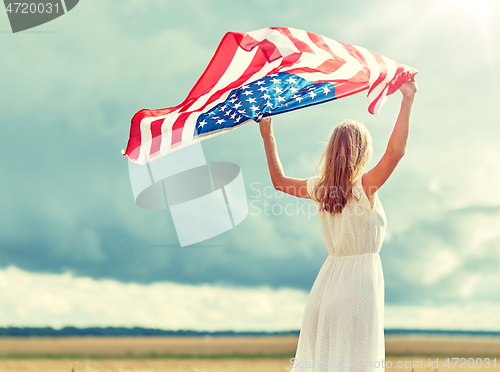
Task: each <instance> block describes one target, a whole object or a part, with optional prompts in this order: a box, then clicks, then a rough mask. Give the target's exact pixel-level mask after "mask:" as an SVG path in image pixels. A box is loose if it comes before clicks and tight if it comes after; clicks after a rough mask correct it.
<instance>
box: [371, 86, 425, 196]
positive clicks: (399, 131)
mask: <svg viewBox="0 0 500 372" xmlns="http://www.w3.org/2000/svg"><path fill="white" fill-rule="evenodd" d="M399 89H400V90H401V92H402V93H403V100H402V101H401V110H400V111H399V115H398V118H397V120H396V124H395V125H394V129H393V131H392V134H391V137H390V138H389V143H388V144H387V149H386V150H385V153H384V155H383V156H382V158H381V159H380V161H379V162H378V164H377V165H376V166H375V167H373V168H372V169H370V170H369V171H368V172H366V174H365V175H364V176H363V179H362V184H363V188H364V190H365V193H366V195H367V196H368V198H371V196H372V195H373V194H374V193H375V192H376V191H377V190H378V189H379V188H380V187H382V185H383V184H384V183H385V181H387V179H388V178H389V176H390V175H391V174H392V172H393V171H394V169H395V168H396V165H398V163H399V161H400V160H401V158H402V157H403V155H404V154H405V151H406V142H407V140H408V135H409V133H410V115H411V108H412V105H413V100H414V98H415V93H416V92H417V83H416V82H415V78H414V77H413V78H412V79H411V80H409V81H407V82H406V83H404V84H403V85H402V86H401V88H399Z"/></svg>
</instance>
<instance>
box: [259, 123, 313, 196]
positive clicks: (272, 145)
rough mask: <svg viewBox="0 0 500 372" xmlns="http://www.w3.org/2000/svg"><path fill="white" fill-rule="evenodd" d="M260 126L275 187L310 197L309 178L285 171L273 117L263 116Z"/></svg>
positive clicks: (296, 194) (294, 194)
mask: <svg viewBox="0 0 500 372" xmlns="http://www.w3.org/2000/svg"><path fill="white" fill-rule="evenodd" d="M259 126H260V134H261V135H262V139H263V140H264V149H265V151H266V157H267V165H268V167H269V173H270V175H271V181H272V182H273V185H274V188H275V189H276V190H279V191H283V192H285V193H287V194H290V195H293V196H297V197H299V198H305V199H310V196H309V193H308V192H307V179H299V178H293V177H286V176H285V174H284V172H283V166H282V165H281V161H280V158H279V156H278V150H277V148H276V141H275V139H274V134H273V123H272V119H271V117H265V118H262V120H261V121H260V122H259Z"/></svg>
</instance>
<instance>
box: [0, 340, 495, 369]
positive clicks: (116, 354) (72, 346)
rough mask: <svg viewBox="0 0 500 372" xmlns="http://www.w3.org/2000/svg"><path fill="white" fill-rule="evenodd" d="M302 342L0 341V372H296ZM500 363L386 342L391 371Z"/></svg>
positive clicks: (464, 345)
mask: <svg viewBox="0 0 500 372" xmlns="http://www.w3.org/2000/svg"><path fill="white" fill-rule="evenodd" d="M297 340H298V338H297V337H296V336H272V337H267V336H266V337H262V336H259V337H80V338H77V337H75V338H73V337H72V338H39V337H36V338H0V371H1V372H4V371H5V372H24V371H37V372H49V371H50V372H71V370H72V368H73V367H74V368H75V372H80V371H81V372H97V371H102V372H107V371H110V372H111V371H113V372H122V371H123V372H125V371H134V372H153V371H169V372H170V371H172V372H181V371H182V372H193V371H194V372H229V371H238V372H240V371H241V372H244V371H259V372H290V371H293V369H292V368H291V361H290V358H293V356H294V353H295V349H296V347H297ZM448 358H449V359H448ZM452 358H463V359H455V360H454V359H452ZM486 358H489V367H488V366H487V364H488V361H487V359H486ZM495 358H497V360H496V362H497V363H496V365H495V364H494V359H495ZM447 359H448V364H446V360H447ZM498 359H500V339H498V338H497V339H495V338H476V337H471V338H459V337H453V338H444V337H437V336H433V337H424V336H414V337H408V336H404V337H402V336H387V337H386V360H385V361H384V365H385V369H386V371H411V370H412V369H414V371H415V372H417V371H432V372H435V371H472V372H479V371H499V372H500V360H498ZM429 361H431V362H432V363H433V364H432V365H429ZM75 362H76V363H75Z"/></svg>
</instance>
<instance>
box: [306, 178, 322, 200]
mask: <svg viewBox="0 0 500 372" xmlns="http://www.w3.org/2000/svg"><path fill="white" fill-rule="evenodd" d="M319 177H320V176H319V175H318V174H315V175H313V176H311V177H309V178H308V179H307V192H309V195H311V194H312V191H313V188H314V186H316V184H317V183H318V180H319Z"/></svg>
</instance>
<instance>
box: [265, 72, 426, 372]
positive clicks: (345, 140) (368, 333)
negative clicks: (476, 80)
mask: <svg viewBox="0 0 500 372" xmlns="http://www.w3.org/2000/svg"><path fill="white" fill-rule="evenodd" d="M399 89H400V91H401V92H402V94H403V99H402V102H401V110H400V112H399V116H398V118H397V120H396V124H395V126H394V129H393V131H392V134H391V136H390V138H389V143H388V145H387V149H386V151H385V153H384V155H383V156H382V158H381V159H380V161H379V162H378V164H377V165H376V166H375V167H373V168H372V169H370V170H369V171H366V172H363V170H364V168H365V166H366V165H367V164H368V163H369V161H370V158H371V155H372V144H371V137H370V134H369V132H368V130H367V129H366V127H365V126H364V125H363V124H361V123H358V122H355V121H352V120H348V121H346V122H343V123H341V124H340V125H338V126H337V127H336V128H335V129H334V131H333V133H332V135H331V137H330V139H329V142H328V145H327V148H326V151H325V152H324V154H323V157H322V159H321V164H322V168H321V174H319V175H317V176H314V177H311V178H309V179H297V178H292V177H286V176H285V175H284V173H283V167H282V166H281V162H280V160H279V157H278V153H277V150H276V143H275V141H274V136H273V131H272V120H271V118H270V117H266V118H263V119H262V120H261V121H260V123H259V126H260V132H261V134H262V138H263V140H264V147H265V151H266V156H267V163H268V166H269V172H270V174H271V180H272V182H273V185H274V187H275V188H276V190H280V191H283V192H285V193H288V194H290V195H294V196H297V197H300V198H306V199H312V200H313V201H314V202H315V204H316V206H317V209H318V215H319V220H320V222H321V230H322V233H323V238H324V241H325V245H326V249H327V251H328V257H327V259H326V260H325V262H324V264H323V266H322V267H321V270H320V272H319V274H318V276H317V278H316V280H315V282H314V284H313V287H312V289H311V293H310V295H309V298H308V301H307V304H306V308H305V312H304V318H303V321H302V327H301V330H300V335H299V341H298V345H297V351H296V354H295V358H294V359H292V360H291V367H292V371H297V370H307V371H384V368H385V361H384V359H385V345H384V277H383V272H382V265H381V261H380V256H379V252H380V248H381V246H382V242H383V240H384V235H385V228H386V222H387V221H386V216H385V213H384V209H383V207H382V205H381V203H380V201H379V199H378V193H377V191H378V189H380V187H382V185H383V184H384V183H385V182H386V181H387V179H388V178H389V176H390V175H391V174H392V172H393V171H394V168H395V167H396V165H397V164H398V163H399V161H400V160H401V158H402V156H403V155H404V153H405V149H406V142H407V139H408V134H409V128H410V114H411V108H412V105H413V100H414V96H415V93H416V92H417V85H416V82H415V79H414V78H412V79H411V80H409V81H407V82H406V83H405V84H403V85H402V86H401V87H400V88H399Z"/></svg>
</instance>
